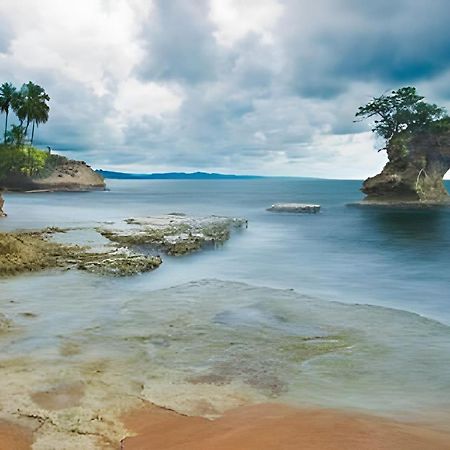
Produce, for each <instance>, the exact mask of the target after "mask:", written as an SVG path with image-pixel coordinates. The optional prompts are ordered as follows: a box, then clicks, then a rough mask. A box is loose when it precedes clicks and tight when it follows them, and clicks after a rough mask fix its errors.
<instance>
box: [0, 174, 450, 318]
mask: <svg viewBox="0 0 450 450" xmlns="http://www.w3.org/2000/svg"><path fill="white" fill-rule="evenodd" d="M108 186H109V188H110V191H106V192H91V193H55V194H33V195H30V194H28V195H25V194H9V195H5V198H6V202H7V203H6V206H7V210H8V213H9V217H8V219H7V220H3V221H0V229H3V230H5V229H14V228H39V227H46V226H50V225H55V226H63V227H64V226H73V225H82V226H89V225H92V224H95V222H103V221H110V220H121V219H124V218H127V217H142V216H147V215H154V214H165V213H170V212H184V213H186V214H194V215H208V214H217V215H230V216H243V217H246V218H248V219H249V228H248V230H246V231H244V232H241V233H237V234H236V235H234V236H233V238H232V239H231V240H230V241H229V242H228V243H227V244H226V245H225V246H224V247H223V248H221V249H219V250H216V251H210V252H204V253H201V254H197V255H193V256H190V257H187V258H178V259H177V258H175V259H174V258H166V261H167V264H163V266H162V267H161V268H160V269H158V270H157V271H156V272H154V273H152V274H148V275H144V276H142V277H140V279H139V281H137V283H138V284H145V285H146V287H148V288H155V289H156V288H160V287H168V286H173V285H175V284H179V283H182V282H187V281H191V280H198V279H205V278H218V279H221V280H233V281H242V282H247V283H250V284H255V285H258V286H261V285H262V286H270V287H278V288H293V289H295V290H298V291H299V292H301V293H307V294H311V295H315V296H318V297H320V298H323V299H327V300H338V301H341V302H350V303H368V304H373V305H384V306H389V307H394V308H399V309H404V310H407V311H413V312H416V313H419V314H422V315H425V316H427V317H431V318H434V319H437V320H439V321H442V322H445V323H447V324H450V209H440V210H424V211H394V210H387V209H384V210H383V209H361V208H351V207H347V206H346V205H347V204H348V203H351V202H355V201H358V200H360V199H361V198H362V195H361V193H360V192H359V187H360V182H359V181H334V180H304V179H289V178H286V179H258V180H239V181H236V180H235V181H230V180H226V181H172V180H163V181H160V180H149V181H116V180H108ZM275 202H307V203H319V204H321V205H322V211H321V213H320V214H317V215H307V214H306V215H290V214H275V213H270V212H267V211H266V210H265V209H266V208H267V207H268V206H270V205H271V204H272V203H275ZM128 282H130V283H136V281H135V280H133V281H125V282H124V283H125V284H126V283H128Z"/></svg>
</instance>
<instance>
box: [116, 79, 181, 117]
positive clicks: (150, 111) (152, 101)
mask: <svg viewBox="0 0 450 450" xmlns="http://www.w3.org/2000/svg"><path fill="white" fill-rule="evenodd" d="M182 101H183V97H182V94H181V91H180V88H179V87H177V86H172V87H169V86H166V85H164V84H160V83H154V82H141V81H138V80H136V79H135V78H129V79H127V80H126V81H123V82H121V83H120V84H119V86H118V90H117V94H116V96H115V100H114V107H115V108H116V110H117V111H118V112H119V114H121V115H123V116H127V117H129V118H130V119H131V120H136V119H141V118H144V117H146V116H148V117H157V118H161V117H162V116H163V115H165V114H168V113H173V112H175V111H178V109H179V108H180V106H181V103H182Z"/></svg>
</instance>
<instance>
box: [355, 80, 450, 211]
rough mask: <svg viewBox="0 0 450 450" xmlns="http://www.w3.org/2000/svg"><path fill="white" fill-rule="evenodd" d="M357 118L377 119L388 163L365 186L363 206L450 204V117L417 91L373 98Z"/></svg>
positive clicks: (376, 125)
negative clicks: (449, 183) (448, 182)
mask: <svg viewBox="0 0 450 450" xmlns="http://www.w3.org/2000/svg"><path fill="white" fill-rule="evenodd" d="M356 117H358V118H372V117H374V118H376V120H375V122H374V127H373V129H372V131H373V132H374V133H376V134H377V135H378V136H380V137H381V138H383V139H384V140H385V146H384V147H383V148H382V149H380V150H379V151H381V150H386V152H387V156H388V159H389V161H388V162H387V164H386V165H385V167H384V168H383V170H382V171H381V172H380V173H379V174H378V175H375V176H374V177H370V178H367V179H366V180H365V181H364V183H363V187H362V189H361V190H362V192H364V194H366V198H365V199H364V201H363V202H362V204H367V205H387V206H433V205H447V204H450V197H449V195H448V192H447V190H446V189H445V186H444V183H443V177H444V175H445V174H446V173H447V171H448V170H449V168H450V117H449V116H448V115H447V113H446V111H445V110H444V109H443V108H441V107H439V106H437V105H435V104H430V103H426V102H425V101H424V97H422V96H420V95H418V94H417V92H416V89H415V88H414V87H404V88H401V89H398V90H397V91H392V92H391V93H390V94H389V95H381V96H380V97H376V98H373V99H372V100H371V101H370V102H369V103H368V104H367V105H365V106H361V107H360V108H359V109H358V112H357V114H356Z"/></svg>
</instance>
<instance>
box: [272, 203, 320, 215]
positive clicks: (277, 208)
mask: <svg viewBox="0 0 450 450" xmlns="http://www.w3.org/2000/svg"><path fill="white" fill-rule="evenodd" d="M267 211H273V212H288V213H312V214H315V213H318V212H319V211H320V205H313V204H308V203H275V204H274V205H272V206H271V207H270V208H267Z"/></svg>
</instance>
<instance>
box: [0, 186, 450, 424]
mask: <svg viewBox="0 0 450 450" xmlns="http://www.w3.org/2000/svg"><path fill="white" fill-rule="evenodd" d="M108 187H109V189H110V190H108V191H104V192H100V191H99V192H89V193H53V194H49V193H41V194H27V195H26V194H7V195H5V200H6V203H5V205H6V209H7V212H8V213H9V216H8V218H7V219H6V220H2V221H1V222H0V229H1V230H7V229H9V230H10V229H18V228H21V229H30V228H43V227H47V226H58V227H84V228H86V229H92V228H95V227H96V226H99V225H101V223H104V222H117V221H121V220H123V219H125V218H130V217H143V216H150V215H158V214H166V213H172V212H182V213H186V214H189V215H200V216H204V215H209V214H216V215H227V216H234V217H245V218H247V219H248V220H249V227H248V229H244V230H239V231H237V232H235V233H234V234H233V235H232V237H231V239H230V240H229V241H228V242H226V243H225V244H224V245H223V246H221V247H219V248H216V249H211V250H206V251H202V252H199V253H197V254H194V255H188V256H183V257H164V263H163V264H162V266H161V267H160V268H158V269H157V270H156V271H154V272H151V273H147V274H143V275H140V276H136V277H130V278H105V277H101V276H96V275H91V274H86V273H81V272H77V271H69V272H58V271H50V272H45V273H37V274H33V275H23V276H19V277H14V278H6V279H2V280H1V281H0V308H1V309H0V311H1V312H2V313H4V314H6V315H7V316H8V317H9V318H11V319H12V320H13V321H14V323H16V324H17V325H18V326H19V327H21V332H20V334H19V335H16V336H15V337H14V338H11V339H10V340H9V341H7V345H3V346H2V358H6V359H7V358H19V357H21V358H26V357H27V355H28V356H30V355H32V356H33V361H34V362H33V365H32V367H33V370H35V371H37V372H39V370H41V371H43V370H44V367H47V368H48V367H49V363H51V365H53V366H54V367H60V368H61V370H62V371H63V372H64V370H63V368H65V369H67V370H68V368H70V370H72V371H73V373H75V374H77V376H83V374H81V373H80V372H79V371H77V370H78V369H79V367H80V365H81V364H86V363H88V362H92V364H94V362H95V361H99V360H105V361H106V360H108V361H114V365H113V366H112V367H113V368H114V369H106V368H105V367H103V368H102V369H101V370H103V371H104V373H105V376H106V374H107V375H108V377H109V378H107V379H105V380H107V381H105V383H106V382H107V383H110V384H111V385H114V383H115V382H117V380H118V379H120V380H127V382H128V381H130V380H133V383H135V384H136V385H138V386H141V388H140V389H141V390H140V395H141V396H143V397H144V398H146V399H148V400H151V401H153V402H155V403H157V404H161V405H164V406H168V407H172V408H175V409H177V410H180V411H182V412H186V413H194V414H195V413H197V414H203V415H208V414H211V415H214V414H215V413H220V412H222V411H223V410H224V409H226V408H227V407H232V406H236V405H237V404H240V403H243V402H244V403H245V402H253V401H267V400H275V401H283V402H289V403H294V404H297V405H321V406H338V407H347V408H359V409H365V410H369V411H373V412H378V413H385V414H389V413H395V414H398V413H399V411H403V412H406V411H415V412H418V411H422V412H424V413H425V412H426V411H450V401H449V400H450V367H449V364H448V355H449V351H450V328H449V325H450V298H449V292H450V276H449V275H448V273H447V270H448V267H450V252H449V244H450V211H449V210H447V209H424V210H406V209H405V210H395V209H379V208H375V209H372V208H355V207H348V206H347V205H348V204H349V203H352V202H355V201H358V200H359V199H360V198H361V194H360V192H359V191H358V189H359V187H360V182H358V181H332V180H307V179H289V178H285V179H283V178H280V179H271V178H267V179H254V180H223V181H222V180H220V181H219V180H208V181H190V180H187V181H179V180H177V181H172V180H148V181H115V180H114V181H108ZM276 202H305V203H318V204H321V206H322V209H321V212H320V213H319V214H302V215H297V214H282V213H271V212H268V211H266V208H267V207H269V206H270V205H271V204H272V203H276ZM93 239H94V240H95V237H94V238H93ZM99 239H100V238H99ZM23 313H33V315H34V318H30V315H29V314H28V315H24V314H23ZM68 348H69V349H72V350H73V349H75V350H73V351H67V349H68ZM65 349H66V350H65ZM40 362H41V363H42V364H40ZM44 362H45V364H44ZM28 364H29V361H25V360H24V362H23V367H22V369H23V371H25V372H26V371H27V370H31V369H30V367H31V366H28ZM83 367H84V366H83ZM37 372H36V373H37ZM64 373H67V371H66V372H64ZM83 373H84V372H83ZM8 374H9V375H8ZM3 376H4V377H8V376H12V372H6V373H5V374H3ZM53 376H54V377H56V378H55V379H57V378H58V376H59V375H58V374H54V375H53ZM42 377H43V378H44V375H43V376H42ZM125 385H126V386H128V385H127V384H126V383H125ZM121 386H122V387H121V389H125V390H126V389H127V388H124V387H123V386H124V385H121ZM10 389H12V388H11V386H10ZM16 389H17V390H20V383H19V384H18V385H17V386H16ZM0 391H1V389H0ZM23 401H24V402H25V400H23ZM205 405H207V406H205Z"/></svg>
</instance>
